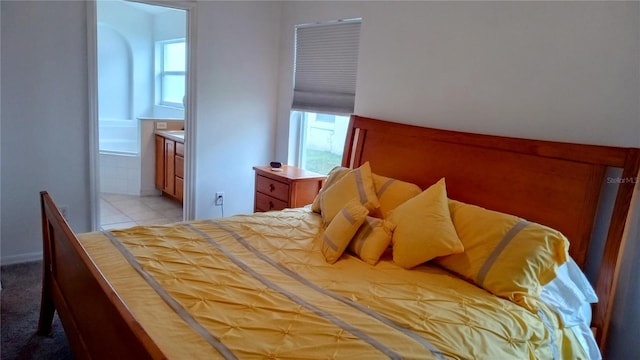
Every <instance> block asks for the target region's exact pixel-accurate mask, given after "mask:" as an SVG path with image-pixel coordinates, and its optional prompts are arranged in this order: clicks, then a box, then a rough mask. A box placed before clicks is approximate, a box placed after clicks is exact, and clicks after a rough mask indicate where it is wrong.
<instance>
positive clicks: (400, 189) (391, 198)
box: [371, 174, 422, 218]
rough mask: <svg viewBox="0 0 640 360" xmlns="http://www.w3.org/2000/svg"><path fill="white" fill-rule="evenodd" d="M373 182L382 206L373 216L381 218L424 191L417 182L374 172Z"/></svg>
mask: <svg viewBox="0 0 640 360" xmlns="http://www.w3.org/2000/svg"><path fill="white" fill-rule="evenodd" d="M373 184H374V186H375V188H376V196H378V200H379V201H380V207H379V208H378V209H376V210H375V211H373V212H372V213H371V216H375V217H379V218H386V217H387V216H388V214H389V212H391V210H393V209H395V208H396V207H398V205H400V204H402V203H404V202H405V201H407V200H409V199H411V198H412V197H414V196H417V195H418V194H420V193H421V192H422V189H420V187H419V186H418V185H416V184H412V183H409V182H406V181H402V180H398V179H393V178H390V177H386V176H381V175H376V174H373Z"/></svg>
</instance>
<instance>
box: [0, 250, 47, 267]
mask: <svg viewBox="0 0 640 360" xmlns="http://www.w3.org/2000/svg"><path fill="white" fill-rule="evenodd" d="M38 260H42V252H34V253H28V254H18V255H10V256H3V257H2V258H1V259H0V265H3V266H4V265H13V264H20V263H26V262H32V261H38Z"/></svg>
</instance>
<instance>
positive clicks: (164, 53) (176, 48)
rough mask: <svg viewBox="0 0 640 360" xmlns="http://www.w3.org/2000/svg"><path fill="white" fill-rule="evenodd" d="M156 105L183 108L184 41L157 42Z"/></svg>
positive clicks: (184, 76)
mask: <svg viewBox="0 0 640 360" xmlns="http://www.w3.org/2000/svg"><path fill="white" fill-rule="evenodd" d="M157 48H158V52H159V54H158V60H159V61H158V65H159V70H160V71H159V86H158V89H157V90H158V99H159V101H158V104H159V105H165V106H173V107H178V108H183V107H184V105H183V103H182V100H183V98H184V94H185V79H186V43H185V39H177V40H169V41H161V42H159V46H158V47H157Z"/></svg>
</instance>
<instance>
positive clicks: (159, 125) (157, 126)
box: [156, 121, 167, 130]
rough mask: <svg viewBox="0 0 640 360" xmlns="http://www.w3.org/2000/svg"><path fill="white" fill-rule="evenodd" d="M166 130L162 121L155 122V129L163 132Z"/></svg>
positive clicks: (165, 124) (165, 125)
mask: <svg viewBox="0 0 640 360" xmlns="http://www.w3.org/2000/svg"><path fill="white" fill-rule="evenodd" d="M166 128H167V123H166V122H164V121H158V122H156V129H158V130H164V129H166Z"/></svg>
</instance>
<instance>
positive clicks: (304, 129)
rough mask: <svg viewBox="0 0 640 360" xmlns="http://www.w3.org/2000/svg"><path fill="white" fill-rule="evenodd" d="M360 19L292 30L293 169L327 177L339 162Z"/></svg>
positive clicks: (351, 94)
mask: <svg viewBox="0 0 640 360" xmlns="http://www.w3.org/2000/svg"><path fill="white" fill-rule="evenodd" d="M360 23H361V20H360V19H354V20H341V21H334V22H329V23H324V24H311V25H299V26H297V27H296V34H295V39H296V44H295V50H296V51H295V59H294V78H295V80H294V90H293V103H292V106H291V109H292V121H294V122H295V124H294V126H298V128H299V132H298V134H297V135H298V141H297V146H298V161H297V164H298V166H300V167H302V168H304V169H307V170H311V171H315V172H318V173H322V174H327V173H328V172H329V170H331V169H332V168H333V167H334V166H336V165H340V164H341V162H342V153H343V150H344V142H345V139H346V134H347V128H348V125H349V115H350V114H351V113H353V109H354V103H355V88H356V74H357V65H358V45H359V40H360Z"/></svg>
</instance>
